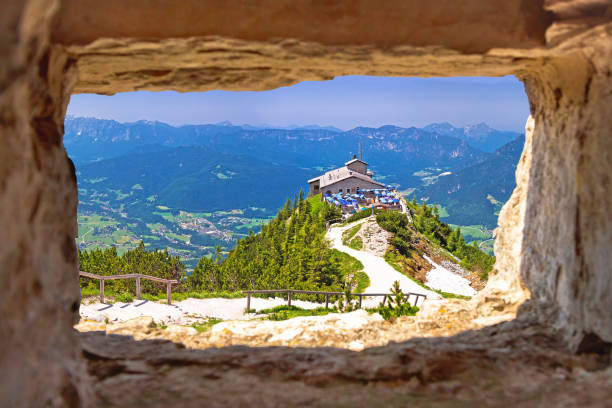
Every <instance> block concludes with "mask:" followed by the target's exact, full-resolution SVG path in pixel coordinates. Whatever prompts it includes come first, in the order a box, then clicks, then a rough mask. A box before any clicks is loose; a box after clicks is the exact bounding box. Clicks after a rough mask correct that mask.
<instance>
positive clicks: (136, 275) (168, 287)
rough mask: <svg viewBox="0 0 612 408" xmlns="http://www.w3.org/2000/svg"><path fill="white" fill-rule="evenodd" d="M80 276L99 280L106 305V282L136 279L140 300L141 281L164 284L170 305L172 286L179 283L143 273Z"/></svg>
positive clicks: (81, 274)
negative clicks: (146, 280)
mask: <svg viewBox="0 0 612 408" xmlns="http://www.w3.org/2000/svg"><path fill="white" fill-rule="evenodd" d="M79 276H83V277H85V278H91V279H98V280H99V281H100V303H104V281H107V280H113V279H131V278H136V297H137V298H138V299H140V279H148V280H150V281H154V282H162V283H165V284H166V295H167V296H168V304H169V305H170V304H172V303H171V302H172V300H171V299H170V297H171V296H170V295H171V291H172V287H171V286H172V284H173V283H178V281H177V280H175V279H163V278H157V277H155V276H149V275H143V274H141V273H128V274H125V275H110V276H104V275H96V274H95V273H89V272H83V271H79Z"/></svg>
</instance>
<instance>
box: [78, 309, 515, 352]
mask: <svg viewBox="0 0 612 408" xmlns="http://www.w3.org/2000/svg"><path fill="white" fill-rule="evenodd" d="M514 317H515V315H514V314H513V313H508V314H506V315H503V314H497V315H495V316H487V317H480V316H478V314H477V313H475V312H474V309H473V308H472V306H471V304H470V303H469V302H466V301H463V300H451V299H448V300H428V301H427V302H425V303H424V304H422V305H421V310H420V311H419V313H418V314H417V315H416V316H413V317H401V318H398V319H395V320H393V321H392V322H389V321H385V320H383V319H382V318H381V317H380V315H378V314H370V313H368V312H366V311H365V310H357V311H354V312H351V313H341V314H338V313H330V314H328V315H325V316H309V317H298V318H293V319H289V320H284V321H269V320H259V319H257V320H248V321H245V320H232V321H226V322H221V323H217V324H216V325H214V326H212V328H211V329H210V330H208V331H206V332H204V333H197V332H196V331H195V329H193V328H192V327H188V326H180V325H168V326H167V327H166V326H162V325H160V324H159V323H156V322H155V321H154V319H153V318H152V317H150V316H141V317H138V318H134V319H130V320H127V321H124V322H109V323H104V322H96V321H91V320H83V321H81V322H79V324H78V325H76V326H75V328H76V329H77V330H79V331H81V332H90V331H102V332H105V333H107V334H118V335H125V336H132V337H133V338H134V339H136V340H144V339H166V340H170V341H174V342H178V343H181V344H183V345H185V346H186V347H190V348H196V349H206V348H209V347H226V346H235V345H245V346H290V347H336V348H344V349H349V350H354V351H360V350H362V349H364V348H366V347H374V346H385V345H388V344H389V343H392V342H401V341H406V340H408V339H411V338H415V337H438V336H451V335H455V334H457V333H460V332H462V331H465V330H477V329H480V328H482V327H485V326H488V325H492V324H497V323H500V322H503V321H509V320H512V319H513V318H514Z"/></svg>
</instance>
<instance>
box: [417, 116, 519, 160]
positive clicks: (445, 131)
mask: <svg viewBox="0 0 612 408" xmlns="http://www.w3.org/2000/svg"><path fill="white" fill-rule="evenodd" d="M423 129H424V130H427V131H428V132H432V133H436V134H440V135H445V136H452V137H456V138H458V139H461V140H465V141H466V142H468V143H469V144H470V146H473V147H475V148H477V149H480V150H482V151H484V152H488V153H492V152H494V151H495V150H497V149H499V148H500V147H502V146H503V145H505V144H506V143H509V142H511V141H512V140H514V139H516V137H517V136H518V135H519V133H516V132H509V131H503V130H496V129H493V128H491V127H489V125H487V124H486V123H478V124H476V125H469V126H464V127H462V128H457V127H454V126H453V125H451V124H450V123H448V122H442V123H432V124H431V125H427V126H425V127H424V128H423Z"/></svg>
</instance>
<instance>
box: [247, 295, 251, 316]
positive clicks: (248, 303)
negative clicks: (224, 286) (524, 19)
mask: <svg viewBox="0 0 612 408" xmlns="http://www.w3.org/2000/svg"><path fill="white" fill-rule="evenodd" d="M246 310H247V313H249V310H251V294H250V293H247V308H246Z"/></svg>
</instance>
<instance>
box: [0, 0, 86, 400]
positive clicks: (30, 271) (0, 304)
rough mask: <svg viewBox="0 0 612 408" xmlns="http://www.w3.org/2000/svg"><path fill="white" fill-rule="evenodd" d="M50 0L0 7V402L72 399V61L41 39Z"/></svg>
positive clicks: (79, 394) (80, 386) (82, 382)
mask: <svg viewBox="0 0 612 408" xmlns="http://www.w3.org/2000/svg"><path fill="white" fill-rule="evenodd" d="M58 5H59V4H58V2H56V1H15V2H9V3H3V5H2V12H1V13H0V14H1V15H2V17H0V21H1V23H0V140H1V141H2V147H1V148H0V208H1V209H2V210H1V211H0V225H1V226H2V235H1V236H0V288H1V291H2V299H1V300H0V372H2V373H3V374H2V379H1V380H0V405H1V406H13V407H18V406H45V405H49V406H78V405H81V404H83V403H84V402H86V401H87V388H88V387H87V384H88V382H89V381H88V379H87V377H86V375H85V367H84V365H83V364H82V360H81V358H80V355H81V353H80V350H79V348H80V346H79V341H78V339H77V338H75V337H74V333H73V329H72V326H73V325H74V324H75V323H76V322H77V321H78V318H79V314H78V312H79V300H80V296H79V281H78V272H77V271H78V269H77V254H76V245H75V237H76V234H77V222H76V213H77V190H76V175H75V169H74V166H73V165H72V162H71V161H70V159H69V158H68V156H67V155H66V151H65V150H64V147H63V145H62V134H63V119H64V114H65V112H66V106H67V103H68V98H69V95H70V93H69V89H70V86H71V85H74V79H75V76H74V74H75V72H74V70H73V67H74V65H73V63H72V61H70V60H69V59H67V58H66V55H65V54H64V53H63V52H61V50H59V49H55V48H53V47H52V45H51V43H50V20H51V18H52V16H53V15H54V13H55V11H56V10H57V6H58Z"/></svg>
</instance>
